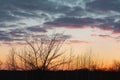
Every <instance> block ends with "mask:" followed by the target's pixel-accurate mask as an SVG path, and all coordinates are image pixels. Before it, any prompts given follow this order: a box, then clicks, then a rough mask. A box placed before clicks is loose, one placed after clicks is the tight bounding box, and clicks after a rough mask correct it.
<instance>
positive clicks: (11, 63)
mask: <svg viewBox="0 0 120 80" xmlns="http://www.w3.org/2000/svg"><path fill="white" fill-rule="evenodd" d="M6 63H7V66H8V69H9V70H16V69H17V62H16V51H15V49H14V48H11V50H10V53H9V54H8V58H7V60H6Z"/></svg>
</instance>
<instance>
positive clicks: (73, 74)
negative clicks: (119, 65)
mask: <svg viewBox="0 0 120 80" xmlns="http://www.w3.org/2000/svg"><path fill="white" fill-rule="evenodd" d="M0 80H120V72H119V71H102V70H96V71H89V70H74V71H41V70H36V71H0Z"/></svg>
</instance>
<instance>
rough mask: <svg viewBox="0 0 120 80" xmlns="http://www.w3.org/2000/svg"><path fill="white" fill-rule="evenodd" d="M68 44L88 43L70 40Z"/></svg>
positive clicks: (86, 42)
mask: <svg viewBox="0 0 120 80" xmlns="http://www.w3.org/2000/svg"><path fill="white" fill-rule="evenodd" d="M69 42H70V44H88V43H90V42H88V41H81V40H70V41H69Z"/></svg>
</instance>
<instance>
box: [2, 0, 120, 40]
mask: <svg viewBox="0 0 120 80" xmlns="http://www.w3.org/2000/svg"><path fill="white" fill-rule="evenodd" d="M119 4H120V1H119V0H59V1H58V0H31V1H30V0H4V1H3V0H1V1H0V30H4V32H5V33H7V34H8V35H3V36H2V35H1V40H7V39H8V40H10V39H12V40H13V39H14V38H15V39H16V38H17V37H19V38H20V37H22V35H23V33H17V32H15V31H13V30H16V29H20V30H19V31H21V32H22V31H23V30H26V31H28V32H30V31H31V32H47V31H48V30H47V29H50V28H51V29H54V28H55V27H58V28H60V27H65V28H72V29H73V28H85V27H86V28H87V27H92V28H96V27H97V28H100V29H103V30H111V31H113V33H120V6H119ZM36 25H40V27H39V28H38V27H37V26H36ZM46 27H47V28H46ZM14 33H15V34H14ZM26 33H27V32H26ZM0 34H2V33H0ZM17 39H18V38H17ZM17 39H16V40H17Z"/></svg>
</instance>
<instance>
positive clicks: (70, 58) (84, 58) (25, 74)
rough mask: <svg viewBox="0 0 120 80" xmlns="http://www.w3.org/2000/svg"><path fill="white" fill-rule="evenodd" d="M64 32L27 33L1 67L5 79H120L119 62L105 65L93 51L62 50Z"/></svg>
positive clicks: (0, 76) (1, 75) (0, 63)
mask: <svg viewBox="0 0 120 80" xmlns="http://www.w3.org/2000/svg"><path fill="white" fill-rule="evenodd" d="M66 39H67V38H66V36H65V35H63V34H58V33H55V34H53V35H49V36H48V35H41V37H40V38H33V37H32V38H31V37H27V38H26V39H25V43H24V44H25V46H24V48H23V49H20V51H17V50H16V49H15V48H11V50H10V52H9V54H8V56H7V58H6V62H5V68H4V69H6V70H2V69H1V71H0V78H1V79H2V80H3V79H4V80H17V79H18V80H120V62H119V61H114V63H113V65H112V66H111V67H109V69H105V66H104V64H103V63H102V61H101V62H100V60H97V59H96V56H95V55H94V54H93V53H92V51H91V50H90V51H88V52H87V53H85V54H82V55H77V56H75V55H74V54H73V51H72V49H71V50H70V54H69V55H68V54H65V52H64V51H61V48H62V46H63V45H64V42H65V40H66ZM2 64H3V63H2V61H1V62H0V66H1V65H2Z"/></svg>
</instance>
